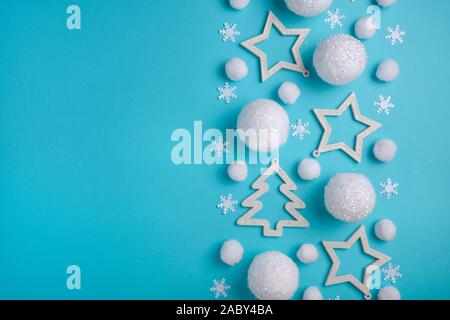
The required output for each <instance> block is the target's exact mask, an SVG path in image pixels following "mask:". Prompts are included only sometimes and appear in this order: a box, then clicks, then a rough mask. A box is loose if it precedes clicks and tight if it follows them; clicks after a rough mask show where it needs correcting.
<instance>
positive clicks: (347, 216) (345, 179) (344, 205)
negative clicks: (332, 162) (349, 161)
mask: <svg viewBox="0 0 450 320" xmlns="http://www.w3.org/2000/svg"><path fill="white" fill-rule="evenodd" d="M376 199H377V196H376V193H375V190H374V188H373V186H372V183H371V182H370V180H369V179H368V178H367V177H366V176H365V175H363V174H357V173H339V174H337V175H336V176H334V177H333V178H331V180H330V181H329V182H328V184H327V185H326V186H325V207H326V208H327V210H328V212H329V213H331V215H333V216H334V217H335V218H336V219H338V220H341V221H344V222H355V221H360V220H362V219H364V218H366V217H367V216H368V215H370V214H371V213H372V211H373V209H374V208H375V204H376Z"/></svg>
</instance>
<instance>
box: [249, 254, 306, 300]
mask: <svg viewBox="0 0 450 320" xmlns="http://www.w3.org/2000/svg"><path fill="white" fill-rule="evenodd" d="M298 283H299V270H298V267H297V265H296V264H295V263H294V261H292V259H291V258H289V257H288V256H286V255H284V254H283V253H281V252H278V251H267V252H264V253H261V254H259V255H257V256H256V257H255V258H254V259H253V261H252V263H251V265H250V268H249V269H248V287H249V288H250V291H251V292H252V293H253V294H254V295H255V297H256V298H258V299H260V300H288V299H291V298H292V296H293V295H294V293H295V292H296V291H297V289H298Z"/></svg>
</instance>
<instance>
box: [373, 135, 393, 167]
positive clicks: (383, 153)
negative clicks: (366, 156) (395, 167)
mask: <svg viewBox="0 0 450 320" xmlns="http://www.w3.org/2000/svg"><path fill="white" fill-rule="evenodd" d="M396 154H397V145H396V144H395V142H394V141H392V140H390V139H381V140H378V141H377V142H376V143H375V145H374V146H373V155H374V156H375V158H376V159H377V160H379V161H381V162H390V161H392V160H394V158H395V155H396Z"/></svg>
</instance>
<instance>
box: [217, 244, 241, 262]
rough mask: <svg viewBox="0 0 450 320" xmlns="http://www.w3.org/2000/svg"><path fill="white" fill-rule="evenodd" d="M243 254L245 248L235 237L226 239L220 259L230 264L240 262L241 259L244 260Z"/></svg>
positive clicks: (221, 249)
mask: <svg viewBox="0 0 450 320" xmlns="http://www.w3.org/2000/svg"><path fill="white" fill-rule="evenodd" d="M243 255H244V248H243V247H242V245H241V244H240V243H239V242H238V241H236V240H234V239H233V240H228V241H225V242H224V243H223V244H222V247H221V248H220V259H221V260H222V261H223V262H224V263H226V264H228V265H230V266H234V265H235V264H237V263H239V261H241V260H242V256H243Z"/></svg>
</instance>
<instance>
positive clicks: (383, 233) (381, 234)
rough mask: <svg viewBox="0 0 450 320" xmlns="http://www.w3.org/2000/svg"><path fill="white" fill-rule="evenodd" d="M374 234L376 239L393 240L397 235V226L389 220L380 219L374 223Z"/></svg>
mask: <svg viewBox="0 0 450 320" xmlns="http://www.w3.org/2000/svg"><path fill="white" fill-rule="evenodd" d="M375 235H376V236H377V238H378V239H380V240H383V241H391V240H394V238H395V236H396V235H397V227H396V226H395V224H394V223H393V222H392V221H391V220H388V219H383V220H380V221H378V222H377V224H376V225H375Z"/></svg>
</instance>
